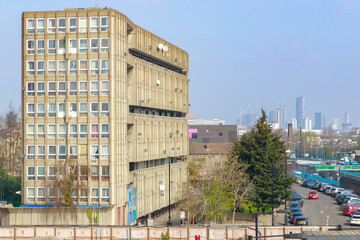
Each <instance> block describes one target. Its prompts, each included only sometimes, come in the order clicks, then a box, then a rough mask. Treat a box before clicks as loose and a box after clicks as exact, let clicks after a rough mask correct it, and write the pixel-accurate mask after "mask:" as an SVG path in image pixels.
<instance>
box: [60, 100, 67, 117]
mask: <svg viewBox="0 0 360 240" xmlns="http://www.w3.org/2000/svg"><path fill="white" fill-rule="evenodd" d="M65 115H66V106H65V103H59V107H58V117H65Z"/></svg>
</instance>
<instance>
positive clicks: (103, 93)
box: [101, 80, 109, 96]
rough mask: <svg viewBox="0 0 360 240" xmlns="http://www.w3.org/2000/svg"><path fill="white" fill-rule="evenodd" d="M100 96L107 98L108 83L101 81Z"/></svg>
mask: <svg viewBox="0 0 360 240" xmlns="http://www.w3.org/2000/svg"><path fill="white" fill-rule="evenodd" d="M101 96H109V81H108V80H103V81H101Z"/></svg>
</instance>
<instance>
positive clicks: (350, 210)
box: [343, 205, 360, 217]
mask: <svg viewBox="0 0 360 240" xmlns="http://www.w3.org/2000/svg"><path fill="white" fill-rule="evenodd" d="M359 208H360V206H355V205H346V206H345V207H344V210H343V213H344V214H345V215H347V216H350V217H352V216H353V215H354V214H355V213H356V211H357V210H358V209H359Z"/></svg>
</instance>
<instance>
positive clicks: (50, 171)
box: [47, 166, 56, 195]
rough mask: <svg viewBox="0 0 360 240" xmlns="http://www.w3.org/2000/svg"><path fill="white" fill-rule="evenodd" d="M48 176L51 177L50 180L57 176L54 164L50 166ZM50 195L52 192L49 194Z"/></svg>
mask: <svg viewBox="0 0 360 240" xmlns="http://www.w3.org/2000/svg"><path fill="white" fill-rule="evenodd" d="M47 175H48V177H49V180H53V179H55V176H56V167H54V166H49V167H48V174H47ZM49 195H50V194H49Z"/></svg>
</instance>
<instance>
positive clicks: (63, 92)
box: [58, 82, 66, 96]
mask: <svg viewBox="0 0 360 240" xmlns="http://www.w3.org/2000/svg"><path fill="white" fill-rule="evenodd" d="M58 89H59V90H58V94H59V96H66V82H59V88H58Z"/></svg>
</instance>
